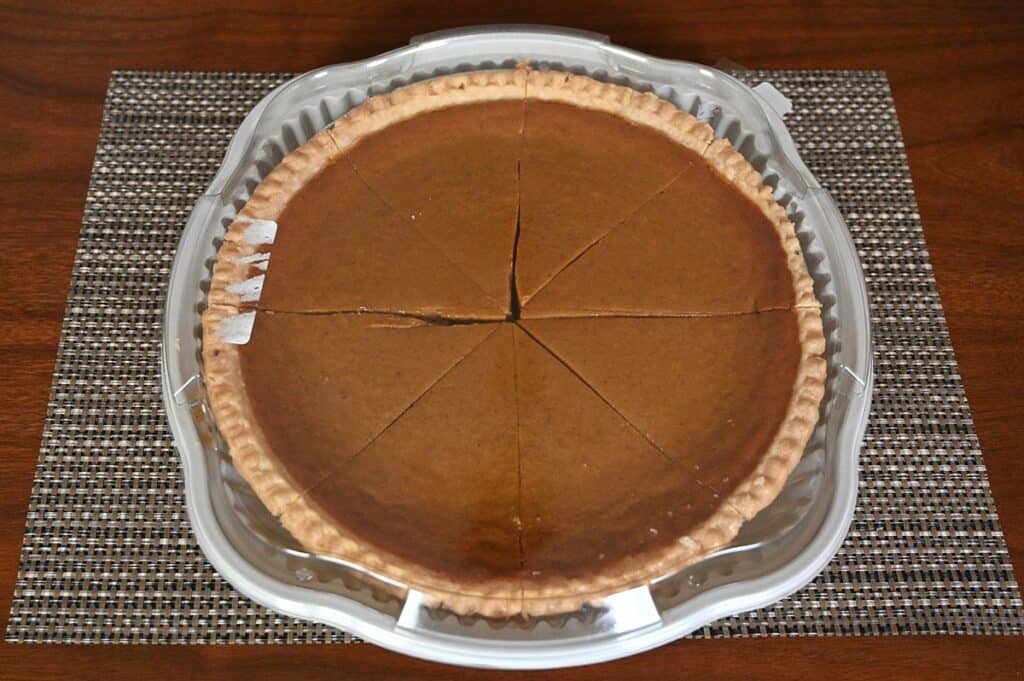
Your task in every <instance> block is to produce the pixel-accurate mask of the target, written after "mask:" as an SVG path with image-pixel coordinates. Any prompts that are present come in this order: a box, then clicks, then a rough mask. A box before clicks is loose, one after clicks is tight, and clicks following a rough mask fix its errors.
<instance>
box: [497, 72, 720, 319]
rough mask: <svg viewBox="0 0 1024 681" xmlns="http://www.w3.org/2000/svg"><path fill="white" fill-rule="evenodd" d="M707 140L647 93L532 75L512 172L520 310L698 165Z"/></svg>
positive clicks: (704, 130)
mask: <svg viewBox="0 0 1024 681" xmlns="http://www.w3.org/2000/svg"><path fill="white" fill-rule="evenodd" d="M711 139H712V132H711V128H709V127H708V126H707V125H704V124H702V123H699V122H698V121H697V120H696V119H695V118H693V116H690V115H689V114H688V113H685V112H682V111H679V110H678V109H676V108H675V107H674V106H672V105H671V104H670V103H669V102H667V101H665V100H662V99H659V98H657V97H655V96H654V95H651V94H649V93H646V94H643V93H639V92H636V91H635V90H632V89H630V88H626V87H621V86H618V85H612V84H607V83H600V82H598V81H595V80H592V79H590V78H583V77H579V76H573V75H571V74H567V73H562V72H553V71H531V72H530V75H529V82H528V84H527V100H526V121H525V124H524V128H523V151H522V165H521V169H520V221H521V227H520V237H519V247H518V250H519V260H518V263H517V288H518V292H519V296H520V299H521V301H522V303H523V304H524V305H525V304H526V303H528V302H529V300H530V299H531V298H532V297H533V296H534V295H535V294H536V293H537V291H538V290H540V289H541V288H542V287H543V286H544V285H545V284H546V283H547V282H548V281H549V280H550V279H551V278H552V277H554V276H555V274H556V273H558V272H559V271H560V270H561V269H562V268H564V267H565V266H566V265H567V264H568V263H569V262H570V261H572V259H573V258H575V257H576V256H578V255H579V253H580V252H582V251H583V250H585V249H586V248H587V247H588V246H589V245H590V244H591V243H593V242H594V241H595V240H597V239H599V238H600V237H601V236H602V235H603V234H605V233H606V232H607V231H608V230H610V229H612V227H614V226H615V225H616V224H618V223H619V222H620V221H622V220H623V219H625V218H627V217H628V216H629V215H630V214H632V213H633V212H634V211H635V210H637V209H638V208H639V207H640V206H642V205H643V204H644V203H645V202H646V201H648V200H649V199H650V198H651V197H652V196H654V195H655V194H657V193H658V191H660V190H661V189H664V188H665V186H667V185H668V184H669V183H670V182H671V181H672V180H673V179H674V178H675V177H677V176H678V175H679V173H680V172H682V171H683V169H684V168H685V167H687V166H688V165H690V164H692V163H693V162H694V161H696V160H698V155H699V154H700V153H701V152H702V151H703V150H704V148H706V147H707V145H708V144H709V143H710V142H711Z"/></svg>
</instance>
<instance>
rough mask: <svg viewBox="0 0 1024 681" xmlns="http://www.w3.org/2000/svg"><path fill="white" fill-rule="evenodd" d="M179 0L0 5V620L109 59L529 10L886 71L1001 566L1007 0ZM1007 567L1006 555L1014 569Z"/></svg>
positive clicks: (285, 662)
mask: <svg viewBox="0 0 1024 681" xmlns="http://www.w3.org/2000/svg"><path fill="white" fill-rule="evenodd" d="M234 4H236V5H237V9H229V8H227V7H221V8H217V7H214V6H212V3H207V2H199V1H196V0H173V1H164V0H161V1H146V2H142V1H140V0H133V1H130V2H129V1H125V2H120V3H116V4H115V3H101V2H97V3H84V2H59V1H46V2H24V3H17V2H16V3H13V4H11V3H6V2H5V3H3V4H2V5H0V93H2V95H0V116H2V120H3V125H2V126H0V158H2V159H3V162H2V164H0V178H2V180H0V185H2V187H3V190H2V192H0V197H2V198H0V216H2V222H0V225H2V226H0V325H2V328H0V622H4V623H6V619H7V613H8V611H9V608H10V598H11V593H12V589H13V587H14V581H15V575H16V573H17V569H18V554H19V549H20V545H21V537H22V533H23V530H24V522H25V510H26V506H27V503H28V497H29V491H30V487H31V481H32V475H33V471H34V469H35V464H36V459H37V456H38V448H39V442H40V436H41V433H42V427H43V418H44V415H45V412H46V403H47V397H48V393H49V389H50V377H51V372H52V371H53V366H54V359H55V357H56V352H57V341H58V338H59V334H60V327H61V319H62V316H63V310H64V301H65V296H66V295H67V287H68V281H69V275H70V271H71V265H72V262H73V260H74V253H75V244H76V241H77V238H78V230H79V225H80V221H81V217H82V210H83V204H84V199H85V194H86V187H87V184H88V180H89V172H90V168H91V163H92V158H93V151H94V149H95V146H96V141H97V133H98V130H99V123H100V115H101V112H102V108H103V98H104V92H105V89H106V85H107V80H108V78H109V76H110V72H111V70H113V69H180V70H225V71H227V70H231V71H289V72H298V71H306V70H308V69H312V68H314V67H317V66H322V65H325V64H332V63H336V62H342V61H350V60H354V59H362V58H366V57H368V56H371V55H374V54H378V53H380V52H382V51H385V50H388V49H391V48H394V47H397V46H400V45H403V44H405V43H406V42H407V41H408V39H409V38H410V37H411V36H414V35H417V34H421V33H425V32H429V31H434V30H439V29H443V28H451V27H455V26H465V25H471V24H486V23H543V24H555V25H562V26H573V27H577V28H583V29H589V30H592V31H597V32H600V33H604V34H607V35H609V36H610V37H611V39H612V40H613V41H614V42H616V43H619V44H622V45H626V46H629V47H632V48H635V49H639V50H642V51H644V52H649V53H652V54H656V55H659V56H664V57H671V58H677V59H686V60H690V61H698V62H704V63H715V62H716V61H718V60H719V59H722V58H728V59H731V60H732V61H735V62H737V63H739V64H742V65H744V66H748V67H752V68H769V69H774V68H801V69H884V70H886V71H887V72H888V74H889V79H890V81H891V83H892V86H893V91H894V95H895V100H896V108H897V112H898V114H899V119H900V123H901V124H902V126H903V134H904V138H905V140H906V146H907V153H908V155H909V157H910V168H911V172H912V174H913V179H914V187H915V190H916V193H917V200H918V203H919V205H920V212H921V217H922V221H923V223H924V229H925V234H926V236H927V240H928V247H929V251H930V253H931V259H932V263H933V265H934V271H935V276H936V278H937V279H938V283H939V290H940V292H941V295H942V301H943V305H944V307H945V310H946V315H947V317H948V319H949V326H950V332H951V334H952V338H953V343H954V346H955V348H956V355H957V359H958V361H959V364H960V370H961V373H962V375H963V379H964V383H965V384H966V388H967V395H968V398H969V400H970V404H971V407H972V409H973V412H974V419H975V423H976V425H977V430H978V435H979V436H980V438H981V443H982V447H983V450H984V453H985V461H986V464H987V465H988V471H989V475H990V478H991V485H992V488H993V493H994V496H995V498H996V502H997V504H998V508H999V514H1000V516H1001V518H1002V525H1003V530H1004V532H1005V534H1006V538H1007V541H1008V542H1009V546H1010V552H1011V554H1012V557H1013V562H1014V565H1015V566H1016V568H1017V570H1018V571H1022V570H1024V496H1022V495H1021V494H1020V493H1019V491H1018V490H1020V489H1021V487H1022V486H1024V463H1022V461H1024V456H1022V455H1024V388H1022V386H1024V293H1022V291H1024V160H1022V159H1024V3H1021V2H1019V1H1018V2H1005V3H998V2H995V3H992V2H979V3H975V2H963V3H950V2H928V3H924V2H900V3H889V2H874V3H859V4H857V6H852V3H851V5H850V6H847V4H846V3H822V2H816V3H791V2H782V1H781V0H765V1H761V2H748V3H740V4H738V5H737V6H736V7H733V8H731V9H726V8H724V7H723V5H725V4H727V3H725V2H722V1H721V0H719V1H705V2H697V3H691V4H688V5H684V4H682V3H671V2H666V0H628V1H621V2H619V1H616V0H591V1H590V2H585V3H584V2H581V3H573V2H569V1H566V0H537V1H535V2H532V1H531V2H516V3H509V4H510V5H513V7H509V8H503V7H500V4H501V3H494V2H491V3H481V2H478V1H477V0H445V2H440V3H422V4H416V3H414V2H402V1H392V0H335V1H333V2H309V3H301V4H302V5H303V6H304V8H303V9H302V10H301V11H299V10H294V9H292V8H291V7H290V6H291V5H292V4H293V3H286V2H282V1H281V0H277V1H276V2H275V1H274V0H247V1H246V2H237V3H234ZM1018 574H1022V573H1021V572H1018ZM1022 670H1024V639H1021V638H1020V637H946V636H933V637H871V638H828V639H812V638H792V639H745V640H737V639H732V640H684V641H679V642H676V643H673V644H670V645H667V646H664V647H662V648H660V649H658V650H655V651H652V652H649V653H646V654H643V655H638V656H635V657H633V658H630V659H627V660H622V661H619V662H613V663H608V664H604V665H599V666H593V667H587V668H582V669H576V670H563V671H561V672H552V673H551V675H552V676H555V675H558V676H562V677H565V678H582V677H591V676H592V677H597V678H629V677H641V676H642V677H644V678H666V677H677V676H678V677H684V676H685V677H694V676H698V675H699V676H701V677H709V678H749V677H776V676H777V677H786V678H789V677H792V678H807V677H811V676H814V677H819V676H821V675H823V674H829V675H834V676H836V677H839V678H864V679H872V680H874V679H884V678H891V677H907V678H928V679H939V678H960V679H963V678H979V679H980V678H1006V677H1018V676H1021V675H1024V671H1022ZM171 674H173V675H174V676H176V677H181V678H219V677H224V678H239V679H252V678H263V677H264V675H266V676H267V677H268V678H273V677H274V676H278V675H284V674H288V675H289V676H290V677H291V678H295V679H302V680H303V681H305V680H306V679H312V678H320V677H324V678H326V677H333V678H338V677H346V676H351V677H363V678H451V677H453V676H454V675H455V674H458V675H459V677H466V678H468V677H469V676H476V675H477V674H480V675H484V674H486V675H488V676H491V677H497V676H499V675H500V674H497V673H484V672H474V671H471V670H456V669H454V668H451V667H445V666H443V665H438V664H433V663H428V662H422V661H418V660H414V659H411V658H407V657H403V656H400V655H397V654H394V653H390V652H387V651H384V650H382V649H379V648H376V647H373V646H370V645H351V646H283V645H282V646H276V645H275V646H244V645H239V646H148V647H141V646H108V645H81V646H48V645H11V644H0V677H2V678H5V679H22V678H24V679H41V678H55V677H61V678H102V679H116V678H131V679H148V678H164V677H167V676H169V675H171Z"/></svg>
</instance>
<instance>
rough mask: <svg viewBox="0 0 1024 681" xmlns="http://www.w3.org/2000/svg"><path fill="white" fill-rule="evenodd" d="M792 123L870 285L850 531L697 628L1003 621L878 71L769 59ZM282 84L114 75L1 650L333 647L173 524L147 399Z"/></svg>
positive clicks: (335, 635)
mask: <svg viewBox="0 0 1024 681" xmlns="http://www.w3.org/2000/svg"><path fill="white" fill-rule="evenodd" d="M741 75H742V77H744V78H746V79H747V80H748V81H750V82H751V83H755V82H759V81H761V80H770V81H771V82H772V83H774V84H775V85H776V86H777V87H778V88H779V89H780V90H781V91H782V92H783V93H784V94H786V95H787V96H788V97H790V98H791V99H792V100H793V104H794V111H793V113H792V114H790V115H789V116H788V117H787V119H786V123H787V126H788V127H789V129H790V131H791V132H792V134H793V137H794V138H795V139H796V142H797V145H798V147H799V148H800V150H801V153H802V154H803V158H804V159H805V161H806V162H807V164H808V165H809V166H810V167H811V169H812V171H813V172H814V173H815V174H816V175H817V177H818V178H819V179H820V180H821V181H822V183H823V184H824V185H825V186H826V187H827V188H828V189H830V190H831V191H832V193H833V195H834V196H835V198H836V200H837V201H838V203H839V206H840V208H841V210H842V211H843V214H844V215H845V216H846V219H847V221H848V223H849V225H850V229H851V230H852V232H853V236H854V239H855V241H856V243H857V247H858V250H859V251H860V256H861V260H862V262H863V265H864V269H865V273H866V276H867V279H868V286H869V288H870V292H871V303H872V309H873V317H872V323H873V325H874V342H875V371H876V374H875V394H874V403H873V409H872V413H871V419H870V422H869V425H868V432H867V436H866V440H865V443H864V449H863V452H862V455H861V478H860V490H859V494H860V498H859V503H858V506H857V513H856V517H855V518H854V521H853V527H852V529H851V531H850V535H849V537H848V539H847V540H846V543H845V544H844V545H843V547H842V549H841V550H840V551H839V554H838V555H837V556H836V558H835V559H834V560H833V561H832V563H831V564H830V565H829V567H828V568H827V569H826V570H825V572H824V573H823V574H822V575H821V576H820V577H818V579H816V580H815V581H814V582H813V583H812V584H811V585H809V586H807V587H806V588H804V589H803V590H802V591H800V592H799V593H797V594H795V595H793V596H791V597H789V598H786V599H785V600H783V601H781V602H780V603H778V604H776V605H775V606H772V607H769V608H764V609H762V610H758V611H755V612H751V613H747V614H744V615H740V616H737V617H731V618H728V619H725V620H722V621H720V622H717V623H715V624H713V625H711V626H708V627H706V628H704V629H703V630H701V631H699V632H697V633H696V634H695V635H696V636H716V637H728V636H764V635H823V634H896V633H904V634H919V633H965V634H966V633H969V634H1019V633H1021V631H1022V623H1024V618H1022V605H1021V597H1020V593H1019V591H1018V588H1017V583H1016V580H1015V578H1014V574H1013V569H1012V567H1011V564H1010V560H1009V556H1008V554H1007V550H1006V544H1005V541H1004V539H1003V535H1002V532H1001V531H1000V529H999V520H998V518H997V516H996V511H995V505H994V503H993V501H992V497H991V495H990V492H989V486H988V480H987V477H986V472H985V466H984V463H983V461H982V456H981V450H980V449H979V445H978V440H977V437H976V436H975V433H974V427H973V424H972V421H971V415H970V411H969V409H968V406H967V399H966V397H965V395H964V391H963V387H962V385H961V382H960V375H959V373H958V371H957V366H956V361H955V359H954V357H953V349H952V346H951V344H950V340H949V334H948V332H947V329H946V322H945V318H944V316H943V312H942V306H941V303H940V301H939V296H938V293H937V292H936V288H935V280H934V278H933V277H932V273H931V266H930V264H929V261H928V253H927V251H926V250H925V243H924V237H923V234H922V232H921V225H920V222H919V217H918V213H917V206H916V203H915V201H914V193H913V187H912V185H911V181H910V173H909V170H908V168H907V162H906V157H905V155H904V151H903V142H902V138H901V136H900V130H899V124H898V122H897V119H896V112H895V109H894V107H893V102H892V98H891V96H890V91H889V86H888V82H887V80H886V78H885V74H884V73H881V72H862V71H858V72H839V71H772V72H745V73H743V74H741ZM286 78H287V76H285V75H280V74H274V75H270V74H234V73H226V74H225V73H219V74H212V73H153V72H148V73H132V72H120V73H115V74H114V75H113V77H112V79H111V82H110V89H109V92H108V96H107V103H106V109H105V111H104V116H103V125H102V130H101V135H100V142H99V147H98V149H97V151H96V160H95V164H94V167H93V173H92V181H91V183H90V187H89V196H88V199H87V202H86V209H85V217H84V219H83V224H82V232H81V241H80V243H79V247H78V253H77V257H76V259H75V266H74V272H73V274H72V282H71V293H70V297H69V300H68V307H67V311H66V316H65V319H64V329H63V335H62V337H61V342H60V349H59V353H58V359H57V367H56V370H55V372H54V376H53V388H52V394H51V396H50V402H49V409H48V411H47V416H46V427H45V431H44V434H43V442H42V446H41V448H40V459H39V466H38V469H37V471H36V476H35V482H34V486H33V489H32V497H31V501H30V504H29V509H28V520H27V524H26V529H25V538H24V547H23V550H22V556H21V569H20V572H19V576H18V582H17V586H16V589H15V594H14V601H13V605H12V608H11V615H10V620H9V623H8V628H7V640H9V641H23V642H151V643H269V642H296V641H308V642H321V641H331V642H351V641H354V640H356V639H354V638H353V637H351V636H349V635H347V634H343V633H341V632H338V631H335V630H332V629H329V628H327V627H324V626H321V625H314V624H308V623H305V622H301V621H297V620H293V619H291V618H287V617H282V616H279V615H277V614H275V613H273V612H271V611H269V610H267V609H265V608H262V607H260V606H258V605H256V604H254V603H252V602H251V601H249V600H248V599H246V598H244V597H242V596H240V595H239V594H238V593H237V592H236V591H234V589H232V588H231V586H230V585H229V584H227V583H226V582H225V581H224V580H223V579H221V577H220V576H219V575H217V573H216V572H214V570H213V569H212V568H211V567H210V565H209V564H208V563H207V562H206V560H205V559H204V557H203V555H202V553H201V552H200V550H199V549H198V547H197V546H196V543H195V540H194V539H193V537H192V534H191V531H190V529H189V524H188V518H187V515H186V512H185V506H184V492H183V485H182V477H181V470H180V468H179V462H178V455H177V453H176V452H175V450H174V447H173V443H172V441H171V436H170V433H169V429H168V426H167V423H166V420H165V417H164V413H163V408H162V405H161V398H160V374H159V364H158V363H159V354H160V322H161V316H162V305H163V297H164V291H165V286H166V281H167V277H168V274H169V271H170V266H171V261H172V259H173V257H174V250H175V248H176V246H177V243H178V237H179V235H180V233H181V229H182V227H183V226H184V224H185V221H186V219H187V217H188V214H189V211H190V210H191V208H192V205H193V203H194V202H195V200H196V199H197V198H198V197H199V195H200V194H201V193H202V192H203V190H204V189H205V187H206V186H207V184H208V183H209V181H210V180H211V179H212V177H213V174H214V172H215V171H216V169H217V167H218V165H219V164H220V161H221V157H222V155H223V153H224V150H225V148H226V145H227V143H228V141H229V139H230V138H231V135H232V134H233V132H234V131H235V129H236V128H237V126H238V125H239V123H240V122H241V120H242V118H243V116H244V115H245V114H246V113H247V112H248V111H249V109H250V108H251V107H252V106H253V105H254V104H255V103H256V102H257V101H259V99H260V98H261V97H262V96H263V95H264V94H266V93H267V92H268V91H269V90H270V89H271V88H273V87H274V86H276V85H277V84H279V83H281V82H282V81H283V80H285V79H286Z"/></svg>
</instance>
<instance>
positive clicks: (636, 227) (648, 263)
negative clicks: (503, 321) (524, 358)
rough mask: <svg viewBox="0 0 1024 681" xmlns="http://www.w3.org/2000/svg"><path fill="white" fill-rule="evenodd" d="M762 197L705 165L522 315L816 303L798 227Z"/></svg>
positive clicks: (695, 166) (695, 165) (610, 236)
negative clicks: (749, 193)
mask: <svg viewBox="0 0 1024 681" xmlns="http://www.w3.org/2000/svg"><path fill="white" fill-rule="evenodd" d="M755 198H756V200H757V202H756V203H755V201H754V200H752V199H751V197H750V196H746V195H744V192H743V191H741V189H740V188H739V187H738V186H737V185H735V184H733V183H732V182H729V181H727V180H726V178H725V177H724V176H723V175H721V174H720V173H719V172H718V171H716V170H715V169H714V168H713V167H712V166H711V165H709V163H708V162H706V161H704V160H703V159H696V161H695V162H692V163H689V164H688V165H687V166H686V168H685V170H684V171H683V172H682V174H680V176H679V177H678V178H676V179H675V181H673V182H672V183H671V184H670V185H669V186H668V187H666V188H664V189H663V190H662V191H661V192H660V193H659V194H658V195H657V196H655V197H654V198H653V199H651V200H650V201H649V202H648V203H646V204H645V205H644V206H643V207H641V208H640V210H638V211H637V212H636V213H634V214H633V215H631V216H630V217H628V218H627V219H626V220H625V221H624V222H623V223H622V224H620V225H618V226H617V227H616V228H615V229H612V230H611V231H609V232H608V233H607V234H606V235H605V236H604V237H603V238H601V239H599V240H598V241H596V242H595V243H594V244H592V246H591V247H590V248H589V249H588V250H587V251H586V252H585V253H583V254H582V255H581V256H579V258H578V259H577V260H575V261H574V262H573V263H572V264H571V265H569V266H568V267H567V268H565V270H564V271H562V272H561V273H559V274H558V275H557V276H556V277H555V278H554V279H553V280H552V281H551V282H550V283H549V284H548V285H547V286H545V287H544V288H543V289H541V291H540V292H539V293H538V294H537V295H536V296H535V297H534V298H533V300H531V301H530V302H529V303H528V304H527V305H526V306H525V307H524V310H523V316H525V317H534V318H537V317H559V316H581V315H617V314H629V315H637V314H639V315H678V314H716V315H717V314H735V313H740V312H754V311H757V310H773V309H786V308H790V307H793V306H795V305H798V304H800V305H806V304H809V305H817V302H816V301H815V300H814V297H813V292H812V290H811V280H810V278H809V277H808V274H807V270H806V266H805V264H804V260H803V255H802V253H801V250H800V244H799V242H798V241H797V239H796V236H795V233H794V231H793V225H792V224H791V223H790V222H789V221H788V219H787V218H786V216H785V213H784V211H782V209H781V207H780V206H779V205H778V204H777V203H775V201H774V199H773V198H772V197H771V195H770V194H768V195H767V196H765V195H764V194H763V193H761V194H757V195H755Z"/></svg>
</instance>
